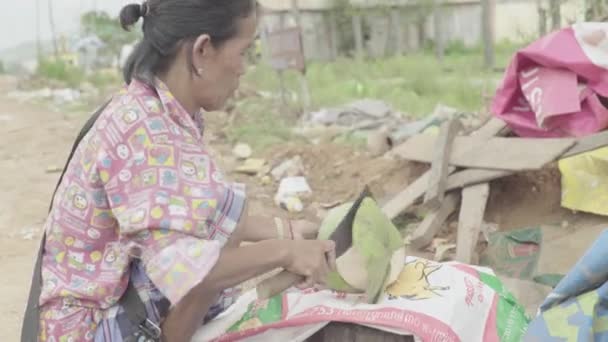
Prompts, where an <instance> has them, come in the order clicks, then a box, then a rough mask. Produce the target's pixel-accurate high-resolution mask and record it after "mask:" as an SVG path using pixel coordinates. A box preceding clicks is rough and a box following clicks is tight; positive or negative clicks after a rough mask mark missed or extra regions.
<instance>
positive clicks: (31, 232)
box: [19, 226, 38, 240]
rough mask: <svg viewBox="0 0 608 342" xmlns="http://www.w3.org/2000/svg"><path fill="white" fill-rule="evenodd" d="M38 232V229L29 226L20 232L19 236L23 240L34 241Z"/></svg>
mask: <svg viewBox="0 0 608 342" xmlns="http://www.w3.org/2000/svg"><path fill="white" fill-rule="evenodd" d="M37 232H38V227H34V226H28V227H25V228H23V229H21V230H20V231H19V235H20V236H21V238H22V239H23V240H33V239H34V236H35V235H36V233H37Z"/></svg>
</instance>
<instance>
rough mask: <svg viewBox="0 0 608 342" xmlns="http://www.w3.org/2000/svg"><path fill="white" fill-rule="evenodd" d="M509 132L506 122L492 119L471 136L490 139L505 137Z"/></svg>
mask: <svg viewBox="0 0 608 342" xmlns="http://www.w3.org/2000/svg"><path fill="white" fill-rule="evenodd" d="M508 131H510V129H509V128H508V127H507V123H506V122H504V121H502V120H500V119H497V118H495V117H491V118H490V119H488V120H487V121H486V122H485V123H484V124H483V125H482V126H481V127H479V128H478V129H476V130H475V131H473V132H472V133H471V136H473V137H477V138H481V139H489V138H491V137H494V136H504V135H506V134H507V132H508Z"/></svg>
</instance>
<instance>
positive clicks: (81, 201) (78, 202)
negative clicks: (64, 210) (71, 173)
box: [74, 194, 89, 210]
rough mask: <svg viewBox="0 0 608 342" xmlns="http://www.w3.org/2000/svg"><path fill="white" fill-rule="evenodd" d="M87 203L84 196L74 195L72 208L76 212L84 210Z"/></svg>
mask: <svg viewBox="0 0 608 342" xmlns="http://www.w3.org/2000/svg"><path fill="white" fill-rule="evenodd" d="M88 205H89V202H88V201H87V198H86V195H85V194H76V195H74V207H76V209H78V210H85V209H86V208H87V206H88Z"/></svg>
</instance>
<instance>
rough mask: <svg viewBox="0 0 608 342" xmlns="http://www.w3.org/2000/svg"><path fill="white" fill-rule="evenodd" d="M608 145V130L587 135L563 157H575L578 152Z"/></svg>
mask: <svg viewBox="0 0 608 342" xmlns="http://www.w3.org/2000/svg"><path fill="white" fill-rule="evenodd" d="M606 146H608V131H607V132H601V133H597V134H593V135H589V136H586V137H584V138H581V139H579V140H578V141H577V142H576V145H574V146H573V147H572V148H571V149H570V150H568V152H566V153H565V154H564V155H563V156H562V158H568V157H573V156H575V155H577V154H581V153H585V152H589V151H593V150H596V149H598V148H602V147H606Z"/></svg>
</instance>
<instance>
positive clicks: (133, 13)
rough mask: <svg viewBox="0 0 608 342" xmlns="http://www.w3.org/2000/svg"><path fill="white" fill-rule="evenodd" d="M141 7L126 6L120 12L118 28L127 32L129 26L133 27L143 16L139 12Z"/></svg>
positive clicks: (134, 5) (137, 5)
mask: <svg viewBox="0 0 608 342" xmlns="http://www.w3.org/2000/svg"><path fill="white" fill-rule="evenodd" d="M141 10H142V6H141V5H139V4H130V5H126V6H125V7H123V8H122V10H121V11H120V26H122V28H123V29H124V30H127V31H129V29H130V28H131V26H133V25H135V23H137V22H138V21H139V18H141V17H142V16H143V13H142V12H141Z"/></svg>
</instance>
